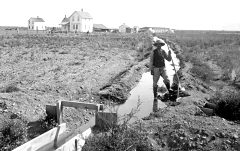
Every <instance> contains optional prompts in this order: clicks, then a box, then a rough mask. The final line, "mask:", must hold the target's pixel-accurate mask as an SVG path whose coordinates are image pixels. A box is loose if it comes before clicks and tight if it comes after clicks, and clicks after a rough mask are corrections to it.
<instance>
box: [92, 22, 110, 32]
mask: <svg viewBox="0 0 240 151" xmlns="http://www.w3.org/2000/svg"><path fill="white" fill-rule="evenodd" d="M93 31H94V32H109V31H110V29H109V28H107V27H106V26H104V25H103V24H93Z"/></svg>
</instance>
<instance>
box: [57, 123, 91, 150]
mask: <svg viewBox="0 0 240 151" xmlns="http://www.w3.org/2000/svg"><path fill="white" fill-rule="evenodd" d="M91 133H92V132H91V128H88V129H87V130H85V131H84V132H83V133H82V134H78V135H76V136H74V137H73V138H71V139H70V140H68V141H67V142H65V143H64V144H63V145H62V146H60V147H59V148H57V149H56V150H55V151H81V149H82V147H83V145H84V144H85V139H86V138H87V137H88V136H89V135H90V134H91Z"/></svg>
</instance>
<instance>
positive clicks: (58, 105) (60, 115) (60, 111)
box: [57, 101, 63, 125]
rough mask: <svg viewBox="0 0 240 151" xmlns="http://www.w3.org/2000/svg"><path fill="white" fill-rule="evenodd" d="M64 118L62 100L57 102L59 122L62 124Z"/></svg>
mask: <svg viewBox="0 0 240 151" xmlns="http://www.w3.org/2000/svg"><path fill="white" fill-rule="evenodd" d="M62 119H63V106H62V103H61V101H58V102H57V122H58V124H59V125H60V124H61V123H62Z"/></svg>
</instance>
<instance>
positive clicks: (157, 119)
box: [109, 43, 240, 151]
mask: <svg viewBox="0 0 240 151" xmlns="http://www.w3.org/2000/svg"><path fill="white" fill-rule="evenodd" d="M174 46H175V45H174V43H171V44H170V47H171V48H172V49H173V50H175V51H176V48H179V47H178V46H175V47H174ZM178 52H179V53H178ZM178 52H177V53H176V54H177V55H178V56H180V57H179V59H180V66H181V69H180V70H179V71H178V73H179V75H180V82H181V86H182V87H184V88H186V91H187V92H188V93H189V94H190V96H188V97H184V98H181V99H179V100H178V102H179V104H178V105H177V106H167V107H165V108H161V109H159V110H158V111H157V112H154V113H151V114H150V116H148V117H145V118H143V120H142V121H141V125H139V123H134V124H133V125H132V127H133V128H134V129H136V130H138V128H139V126H141V130H140V131H143V132H144V133H146V134H147V141H148V143H149V144H150V146H151V150H216V151H217V150H231V151H239V150H240V138H239V136H240V127H239V124H238V123H236V122H234V121H228V120H226V119H224V118H222V117H219V116H216V115H213V116H209V115H208V114H206V113H205V112H203V111H202V110H201V106H204V104H206V103H207V102H208V100H209V98H210V97H211V96H212V95H213V94H214V93H215V92H216V88H215V87H214V86H212V85H210V83H206V82H204V81H202V80H201V79H199V78H197V77H196V76H194V75H193V74H192V73H191V68H192V64H191V63H189V62H184V61H183V59H181V50H180V49H179V50H178ZM138 74H141V72H139V73H138ZM126 75H127V74H126ZM126 75H125V76H126ZM125 76H123V77H125ZM122 79H124V78H122ZM120 81H121V78H120ZM124 81H127V80H124ZM125 84H126V85H127V83H125ZM112 90H114V89H112ZM118 92H120V91H118ZM109 94H111V93H109ZM128 95H129V94H128V93H124V95H123V96H126V98H127V96H128Z"/></svg>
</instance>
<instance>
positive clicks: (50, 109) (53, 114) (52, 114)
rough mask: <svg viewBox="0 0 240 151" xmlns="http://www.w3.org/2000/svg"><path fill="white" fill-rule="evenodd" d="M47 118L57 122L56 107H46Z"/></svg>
mask: <svg viewBox="0 0 240 151" xmlns="http://www.w3.org/2000/svg"><path fill="white" fill-rule="evenodd" d="M46 113H47V116H48V117H50V118H53V119H56V120H57V106H56V105H46Z"/></svg>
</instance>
